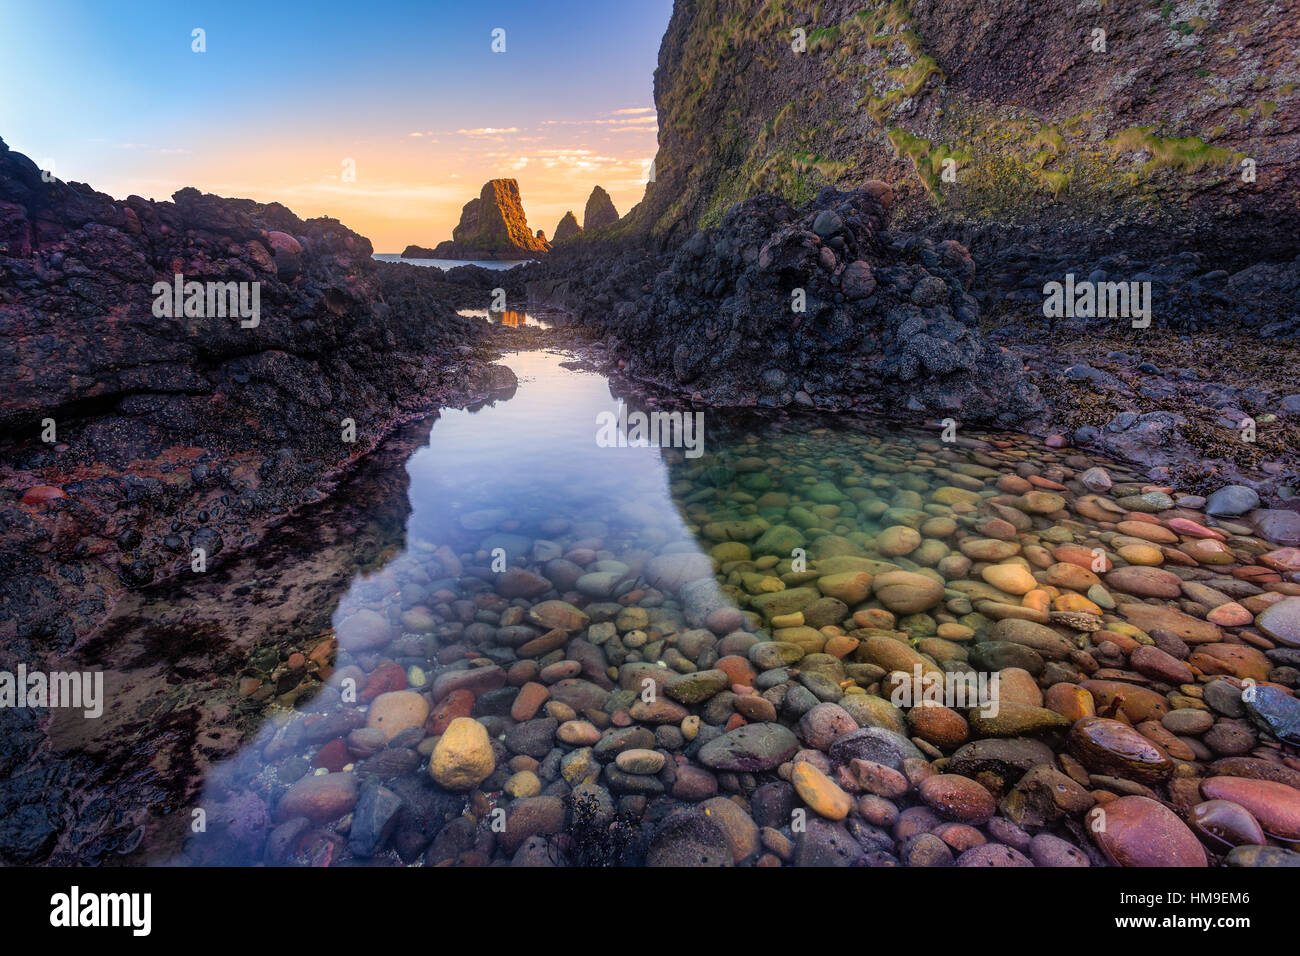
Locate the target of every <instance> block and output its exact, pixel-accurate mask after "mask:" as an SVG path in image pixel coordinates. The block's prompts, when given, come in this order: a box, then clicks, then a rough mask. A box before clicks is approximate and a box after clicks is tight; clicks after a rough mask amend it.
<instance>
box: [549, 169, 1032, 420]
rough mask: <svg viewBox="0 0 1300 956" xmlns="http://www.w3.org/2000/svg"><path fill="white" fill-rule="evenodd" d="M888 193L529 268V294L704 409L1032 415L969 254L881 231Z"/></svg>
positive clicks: (578, 253)
mask: <svg viewBox="0 0 1300 956" xmlns="http://www.w3.org/2000/svg"><path fill="white" fill-rule="evenodd" d="M891 196H892V191H891V190H890V187H888V186H886V185H885V184H884V183H878V182H877V183H871V184H868V185H867V187H866V188H864V189H861V190H858V191H856V192H851V193H845V192H836V191H835V190H832V189H827V190H823V191H822V192H821V193H820V194H818V196H817V198H816V199H815V200H813V201H812V202H810V203H809V204H807V205H806V206H804V207H802V208H800V209H799V210H795V209H793V208H792V207H791V206H790V205H789V204H787V203H786V202H785V201H784V200H782V199H779V198H777V197H775V196H770V195H767V196H759V197H756V198H754V199H749V200H746V201H744V202H740V203H737V204H735V205H734V206H732V207H731V208H729V209H728V210H727V211H726V213H725V214H724V215H723V217H722V222H721V224H720V226H718V227H717V228H716V229H710V230H708V231H707V232H700V233H697V234H696V235H695V236H694V237H692V238H691V239H690V240H689V241H687V242H685V243H683V244H682V245H681V246H680V247H679V248H678V249H677V250H676V252H675V253H673V254H671V255H670V254H666V253H665V254H661V255H658V256H651V255H647V254H639V253H628V254H624V255H622V256H618V257H613V256H611V255H610V250H608V249H603V248H599V247H595V246H592V247H590V248H584V249H582V250H575V251H574V252H573V253H572V254H566V256H565V257H564V259H563V262H558V261H552V262H549V263H546V264H543V265H542V266H540V267H532V269H531V272H530V273H529V274H528V279H529V286H528V288H529V297H530V299H531V300H532V301H533V302H534V303H536V304H537V305H539V306H542V307H551V308H557V309H561V310H566V311H569V312H571V313H573V314H574V317H575V320H576V321H577V322H579V323H580V324H582V325H584V326H585V327H587V328H588V329H589V330H591V331H593V332H595V333H597V334H599V335H600V336H601V337H602V338H603V339H604V340H605V341H606V344H607V345H608V347H609V350H610V352H611V353H612V354H615V355H617V356H618V357H619V358H620V359H623V360H626V361H627V363H628V364H629V366H630V370H631V373H632V374H633V375H634V376H635V377H637V378H641V379H644V380H648V381H652V382H654V383H657V384H659V385H660V386H662V387H664V388H668V389H671V390H673V391H676V392H679V393H686V394H696V395H698V397H699V398H702V399H703V400H704V401H705V402H707V403H709V404H714V405H731V406H744V405H765V406H777V405H779V406H787V405H794V404H802V405H815V406H817V407H819V408H831V409H835V408H850V407H852V408H855V409H859V410H862V411H875V412H878V413H885V414H889V415H892V416H897V417H913V418H915V417H918V416H929V417H939V418H942V417H947V416H952V417H954V418H956V419H958V420H960V421H961V422H971V423H974V422H981V423H985V424H997V425H1024V424H1026V423H1028V422H1031V421H1032V420H1035V419H1038V418H1040V417H1041V416H1042V415H1043V414H1044V413H1045V411H1046V409H1045V406H1044V404H1043V402H1042V399H1041V398H1040V396H1039V394H1038V391H1037V389H1036V388H1035V387H1034V386H1033V385H1032V384H1030V383H1029V381H1028V380H1027V379H1026V378H1025V376H1024V374H1023V370H1022V368H1021V366H1020V364H1019V363H1018V362H1017V361H1016V360H1015V359H1014V358H1013V357H1012V356H1011V355H1010V354H1009V353H1007V352H1004V351H1003V350H1001V349H999V348H997V347H995V346H993V345H991V344H990V343H989V342H988V341H987V340H986V339H985V338H984V337H983V336H982V335H981V334H980V332H979V330H978V328H977V327H976V325H977V321H978V313H979V308H978V305H977V304H976V302H975V300H974V299H973V298H972V297H971V296H970V295H969V294H968V291H967V290H968V288H969V284H970V281H971V277H972V275H973V272H974V266H973V263H972V262H971V259H970V256H969V254H968V253H967V252H966V250H965V249H964V248H963V247H962V246H961V245H960V244H959V243H956V242H952V241H946V242H940V243H935V242H931V241H930V240H924V239H918V238H915V237H910V236H905V235H890V234H887V233H884V232H883V229H884V226H885V223H886V221H887V219H888V217H889V208H890V203H891ZM814 227H816V228H814ZM817 229H820V230H821V231H822V232H823V233H826V235H824V236H823V235H820V234H819V233H818V232H817ZM583 245H584V247H586V246H587V245H588V244H587V243H584V244H583Z"/></svg>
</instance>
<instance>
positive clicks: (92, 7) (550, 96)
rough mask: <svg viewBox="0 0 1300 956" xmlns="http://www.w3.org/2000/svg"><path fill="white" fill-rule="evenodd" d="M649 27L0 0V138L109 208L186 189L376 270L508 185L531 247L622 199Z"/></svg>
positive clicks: (469, 6)
mask: <svg viewBox="0 0 1300 956" xmlns="http://www.w3.org/2000/svg"><path fill="white" fill-rule="evenodd" d="M671 10H672V0H615V2H612V3H611V2H608V0H426V2H423V3H419V2H400V0H399V2H393V0H389V2H385V3H382V4H380V3H365V2H359V0H347V2H342V0H317V2H310V3H297V2H290V0H272V2H266V0H263V2H258V3H249V2H244V0H226V2H220V3H184V2H176V0H171V2H153V0H141V2H131V0H123V2H117V0H113V2H102V0H101V2H73V0H40V2H36V0H0V64H4V72H5V76H6V80H5V81H4V82H3V83H0V138H3V139H4V141H5V142H6V143H7V144H8V145H9V147H10V148H11V149H14V150H17V151H18V152H20V153H25V154H27V155H28V156H30V157H31V158H32V159H33V160H34V161H35V162H36V163H37V164H38V165H39V166H40V167H41V168H42V169H48V170H50V171H51V172H52V173H53V174H54V175H56V176H57V177H58V178H60V179H63V180H65V181H76V182H85V183H89V184H90V185H91V186H93V187H94V188H95V189H98V190H99V191H101V192H105V193H108V194H109V195H111V196H114V197H116V198H119V199H121V198H125V197H126V196H128V195H131V194H136V195H140V196H143V197H145V198H146V199H159V200H164V199H170V198H171V195H172V193H174V192H175V191H176V190H177V189H180V188H181V187H183V186H196V187H198V188H199V189H200V190H202V191H203V192H211V193H217V194H218V195H223V196H239V197H244V198H249V199H255V200H258V201H261V202H271V201H277V202H282V203H284V204H285V205H286V206H288V207H289V208H290V209H292V210H293V211H294V212H295V213H297V214H298V215H299V216H300V217H302V218H304V219H305V218H310V217H313V216H322V215H328V216H333V217H335V218H337V219H339V220H341V221H342V222H343V223H344V224H345V225H347V226H348V227H350V228H352V229H354V230H356V231H357V232H359V233H361V234H362V235H364V236H367V237H368V238H370V240H371V241H372V242H373V243H374V247H375V251H376V252H400V251H401V250H402V249H403V248H404V247H405V246H406V245H407V244H409V243H416V244H418V245H424V246H431V245H434V244H436V243H437V242H440V241H441V240H443V239H449V238H451V230H452V227H453V226H455V224H456V223H457V222H458V221H459V218H460V210H461V207H462V206H463V205H464V204H465V203H466V202H468V201H469V200H470V199H472V198H474V197H476V196H477V195H478V193H479V190H480V188H481V187H482V185H483V183H485V182H486V181H487V180H488V179H493V178H501V177H507V178H513V179H516V180H518V182H519V189H520V193H521V194H522V196H523V201H524V209H525V212H526V213H527V215H528V223H529V226H530V227H531V228H532V229H534V230H537V229H543V230H545V231H546V234H547V235H548V236H550V235H551V234H552V233H553V232H554V231H555V226H556V223H558V222H559V220H560V217H561V216H563V214H564V212H565V211H566V210H569V209H572V210H573V211H574V213H575V214H576V215H577V216H578V219H579V221H581V220H582V210H583V206H584V204H585V203H586V200H587V196H588V194H590V192H591V189H592V187H593V186H596V185H600V186H603V187H604V188H605V189H606V190H607V191H608V192H609V194H610V196H611V197H612V198H613V200H614V204H615V206H616V207H617V208H618V211H619V213H620V214H621V213H625V212H627V210H628V209H630V208H631V207H632V206H633V205H635V204H636V203H637V202H638V201H639V200H640V199H641V196H642V193H643V192H644V187H645V181H646V178H647V175H648V172H649V168H650V163H651V161H652V159H653V158H654V154H655V150H656V143H657V132H658V129H657V126H656V116H655V112H654V101H653V96H652V91H653V73H654V68H655V64H656V62H657V59H658V50H659V41H660V39H661V38H662V37H663V32H664V29H665V27H666V26H667V24H668V17H669V15H670V13H671ZM195 30H201V31H203V32H202V34H201V37H200V38H196V37H195V35H194V31H195ZM495 30H502V31H504V35H501V34H497V43H498V46H499V45H500V44H501V42H502V41H503V42H504V47H505V50H504V52H499V53H498V52H494V51H493V48H492V47H493V43H494V34H493V31H495ZM199 39H201V40H202V45H203V46H204V47H205V48H206V49H205V51H204V52H196V51H195V49H194V47H195V46H196V45H198V43H199ZM15 77H21V78H22V79H21V80H20V81H18V82H15V81H14V78H15Z"/></svg>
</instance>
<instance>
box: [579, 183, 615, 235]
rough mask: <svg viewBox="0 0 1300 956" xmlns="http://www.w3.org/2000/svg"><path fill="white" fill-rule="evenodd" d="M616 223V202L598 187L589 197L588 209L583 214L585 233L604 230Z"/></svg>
mask: <svg viewBox="0 0 1300 956" xmlns="http://www.w3.org/2000/svg"><path fill="white" fill-rule="evenodd" d="M616 222H618V210H617V209H615V208H614V201H613V200H612V199H610V198H609V193H607V192H605V190H603V189H601V188H600V187H599V186H597V187H596V188H595V189H593V190H592V191H591V195H590V196H588V197H587V208H586V210H585V211H584V212H583V214H582V228H583V231H584V232H590V231H591V230H593V229H603V228H605V227H606V226H611V225H613V224H614V223H616Z"/></svg>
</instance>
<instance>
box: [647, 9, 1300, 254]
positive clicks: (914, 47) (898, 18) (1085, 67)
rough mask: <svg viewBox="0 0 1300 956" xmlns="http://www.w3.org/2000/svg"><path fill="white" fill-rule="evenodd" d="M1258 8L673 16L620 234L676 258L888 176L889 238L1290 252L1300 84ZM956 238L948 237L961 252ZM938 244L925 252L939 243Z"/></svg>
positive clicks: (1146, 250) (1299, 187)
mask: <svg viewBox="0 0 1300 956" xmlns="http://www.w3.org/2000/svg"><path fill="white" fill-rule="evenodd" d="M1287 7H1288V5H1287V4H1281V3H1277V2H1271V0H1236V2H1233V3H1231V4H1228V3H1218V2H1210V0H1207V2H1180V3H1174V2H1156V0H1132V2H1126V3H1114V2H1109V0H1089V2H1084V3H1078V2H1077V0H1036V2H1034V3H1032V4H1027V3H1023V2H1020V0H910V2H907V0H892V2H874V3H873V2H869V0H823V2H820V3H817V4H815V5H812V7H811V11H812V12H811V13H809V12H807V10H808V9H809V8H801V7H799V6H797V5H791V4H788V3H785V2H783V0H678V2H677V3H676V5H675V8H674V11H673V15H672V19H671V22H670V24H669V26H668V29H667V32H666V34H665V37H664V41H663V44H662V47H661V50H660V55H659V66H658V69H657V71H656V73H655V101H656V104H657V106H658V111H659V127H660V133H659V153H658V156H657V158H656V163H655V169H656V177H655V182H652V183H650V184H649V185H648V187H647V190H646V195H645V199H644V201H643V202H642V203H641V204H640V205H639V206H638V207H637V208H636V209H635V210H634V211H633V212H632V213H631V214H630V215H629V217H628V220H626V221H625V222H626V224H627V228H628V230H629V231H630V232H632V233H634V234H638V235H642V236H651V237H653V238H654V239H655V240H657V241H660V242H664V241H666V242H669V243H676V242H681V241H685V239H687V238H689V237H690V235H691V234H692V233H693V232H694V231H695V230H696V229H697V228H699V227H701V226H715V225H717V224H718V223H719V222H720V221H721V218H722V215H723V213H724V212H725V210H726V209H727V207H728V206H729V205H730V204H731V203H733V202H735V201H737V200H739V199H743V198H746V197H749V196H753V195H756V194H758V193H762V192H774V193H776V194H778V195H780V196H782V197H784V198H785V199H787V200H788V201H790V202H793V203H796V204H797V203H801V202H805V201H807V200H808V199H810V198H811V197H812V196H814V195H815V194H816V192H817V191H818V190H819V189H820V188H822V187H823V186H826V185H833V186H836V187H840V188H849V187H853V186H856V185H860V184H861V183H863V182H865V181H866V180H869V179H873V178H879V179H884V180H886V181H889V182H891V183H895V184H896V185H897V186H898V187H899V189H898V221H899V223H900V225H904V226H908V227H919V228H927V229H935V230H937V231H939V232H942V233H943V234H944V235H955V236H956V237H957V238H961V239H963V241H965V242H966V243H967V244H968V245H969V246H970V247H971V249H972V252H973V253H974V254H975V257H976V259H977V261H980V262H981V263H983V262H984V261H985V260H986V259H987V258H990V257H991V256H993V255H995V254H997V253H998V251H999V250H1000V249H1001V248H1002V246H1004V245H1005V244H1007V243H1008V242H1013V243H1025V242H1037V243H1039V244H1040V245H1041V246H1043V247H1046V248H1052V249H1061V248H1069V249H1070V250H1071V251H1073V252H1074V253H1076V254H1079V255H1081V256H1088V255H1094V256H1100V255H1105V254H1107V253H1110V252H1115V251H1117V250H1123V251H1125V252H1127V253H1128V254H1129V255H1131V256H1132V255H1137V256H1138V257H1140V258H1154V257H1156V256H1159V255H1164V254H1169V253H1172V252H1179V251H1185V250H1188V249H1195V250H1197V251H1201V252H1205V253H1207V254H1208V255H1209V256H1210V258H1212V259H1213V260H1214V261H1215V264H1216V265H1219V266H1222V267H1225V268H1229V269H1231V268H1233V267H1234V266H1235V267H1237V268H1240V267H1242V266H1244V265H1247V264H1249V263H1250V262H1253V261H1256V260H1258V259H1260V258H1268V259H1273V260H1283V259H1291V258H1294V257H1295V256H1296V254H1297V253H1300V231H1297V230H1296V229H1295V228H1294V221H1293V220H1294V211H1295V208H1296V206H1297V199H1298V198H1300V172H1297V170H1298V169H1300V165H1298V164H1297V159H1300V136H1298V133H1300V109H1298V107H1300V63H1298V62H1297V60H1296V58H1295V49H1296V47H1297V42H1298V33H1300V31H1298V30H1297V27H1296V20H1295V17H1294V11H1291V12H1290V13H1288V11H1287ZM956 230H960V231H956ZM936 234H937V232H936Z"/></svg>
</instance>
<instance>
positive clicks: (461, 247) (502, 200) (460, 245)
mask: <svg viewBox="0 0 1300 956" xmlns="http://www.w3.org/2000/svg"><path fill="white" fill-rule="evenodd" d="M550 248H551V244H550V243H549V242H547V241H546V239H545V238H543V237H541V236H538V235H534V234H533V232H532V231H531V230H530V229H529V228H528V218H527V216H525V215H524V206H523V200H522V199H521V198H520V196H519V183H517V182H515V180H513V179H490V180H488V181H487V182H486V183H485V184H484V185H483V190H482V192H480V193H479V196H478V198H477V199H471V200H470V201H469V202H467V203H466V204H465V208H464V209H462V210H461V214H460V223H459V224H457V226H456V228H455V229H453V230H452V232H451V239H449V240H447V241H446V242H440V243H438V245H437V247H436V248H435V249H434V250H433V256H431V257H430V258H434V259H531V258H533V257H535V256H539V255H542V254H544V253H545V252H547V250H549V249H550Z"/></svg>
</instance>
